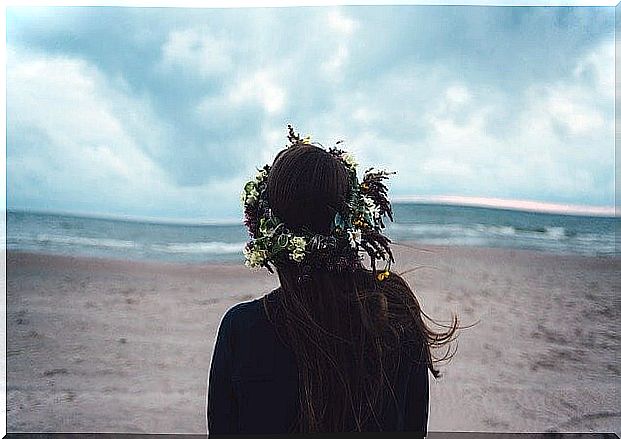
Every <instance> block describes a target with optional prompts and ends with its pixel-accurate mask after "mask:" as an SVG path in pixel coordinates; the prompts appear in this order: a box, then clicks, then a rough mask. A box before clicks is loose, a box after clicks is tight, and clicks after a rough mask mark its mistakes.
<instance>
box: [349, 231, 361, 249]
mask: <svg viewBox="0 0 621 439" xmlns="http://www.w3.org/2000/svg"><path fill="white" fill-rule="evenodd" d="M347 235H348V236H349V244H350V245H351V246H352V247H353V248H356V247H357V246H358V244H360V242H361V241H362V231H361V230H358V229H353V230H352V229H349V230H348V231H347Z"/></svg>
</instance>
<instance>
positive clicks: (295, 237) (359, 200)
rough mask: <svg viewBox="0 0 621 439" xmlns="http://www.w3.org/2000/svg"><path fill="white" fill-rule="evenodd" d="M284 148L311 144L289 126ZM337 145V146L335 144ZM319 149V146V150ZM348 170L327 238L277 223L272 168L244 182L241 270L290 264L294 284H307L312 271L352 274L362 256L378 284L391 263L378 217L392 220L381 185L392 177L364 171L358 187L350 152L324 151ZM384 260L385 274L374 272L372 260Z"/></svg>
mask: <svg viewBox="0 0 621 439" xmlns="http://www.w3.org/2000/svg"><path fill="white" fill-rule="evenodd" d="M287 127H288V130H289V134H288V136H287V138H288V140H289V144H288V145H287V147H288V148H293V147H299V146H304V145H314V146H318V145H317V144H313V143H311V142H310V136H308V137H305V138H303V139H302V138H300V136H299V135H297V134H295V132H294V131H293V127H292V126H291V125H288V126H287ZM340 143H342V141H338V142H337V143H336V144H337V145H339V144H340ZM319 146H320V145H319ZM327 152H328V153H330V154H331V155H332V156H333V157H335V158H336V159H338V160H339V161H340V162H341V163H342V164H343V165H344V166H345V168H346V169H347V171H348V174H349V180H350V192H349V194H348V197H347V200H346V202H345V206H344V208H343V209H342V211H338V212H337V213H336V214H335V216H334V220H333V222H332V226H331V230H330V233H329V234H327V235H323V234H318V233H314V232H312V231H310V230H307V229H304V228H302V230H301V231H299V232H296V233H295V234H294V233H293V232H292V231H291V230H290V229H288V228H287V227H286V225H285V223H283V222H282V221H281V220H280V219H278V218H277V217H276V216H275V215H274V213H273V212H272V210H271V209H270V207H269V203H268V199H267V178H268V175H269V172H270V169H271V167H270V166H269V165H265V166H264V167H263V168H261V169H258V172H257V174H256V176H255V178H254V179H252V180H250V181H248V182H247V183H246V184H245V186H244V190H243V192H242V194H241V202H242V204H243V207H244V217H245V218H244V223H245V224H246V226H247V227H248V231H249V234H250V238H251V239H250V241H249V242H248V243H247V244H246V246H245V248H244V256H245V259H246V262H245V263H246V266H248V267H250V268H261V267H265V268H267V269H268V270H269V271H270V272H273V270H272V268H271V266H272V265H278V264H279V263H281V264H282V263H294V264H298V265H299V266H300V268H301V273H302V274H301V275H300V278H299V279H298V281H299V282H303V281H305V280H308V279H309V278H310V276H311V274H310V273H311V272H312V269H313V268H324V269H327V270H330V271H336V272H343V271H353V270H354V269H355V268H356V267H358V266H360V263H361V256H360V253H361V252H365V253H367V254H368V255H369V257H370V259H371V266H372V269H373V272H374V274H376V276H377V279H378V280H384V279H385V278H386V277H387V276H388V275H389V274H390V271H389V270H390V264H391V263H392V262H394V258H393V255H392V251H391V249H390V246H389V244H390V242H391V241H390V239H389V238H388V237H387V236H385V235H383V234H382V229H384V228H385V225H384V222H383V219H382V217H384V216H387V217H388V218H390V220H391V221H392V220H393V217H392V208H391V205H390V202H389V201H388V199H387V196H386V193H387V188H386V186H385V184H384V183H383V181H384V180H385V179H387V178H388V176H389V175H390V174H394V172H386V171H378V170H374V169H373V168H369V169H367V170H366V171H365V172H364V176H363V178H362V181H361V182H359V180H358V177H357V174H356V167H357V166H358V163H357V162H356V160H355V159H354V156H353V155H352V154H351V153H348V152H345V151H343V150H341V149H339V148H337V147H332V148H329V149H328V150H327ZM378 259H379V260H384V261H385V262H386V266H385V268H384V270H383V271H382V272H381V273H379V274H377V273H376V260H378Z"/></svg>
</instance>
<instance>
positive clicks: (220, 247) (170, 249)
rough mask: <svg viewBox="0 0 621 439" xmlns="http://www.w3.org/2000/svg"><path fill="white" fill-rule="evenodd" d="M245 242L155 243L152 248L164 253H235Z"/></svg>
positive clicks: (238, 251)
mask: <svg viewBox="0 0 621 439" xmlns="http://www.w3.org/2000/svg"><path fill="white" fill-rule="evenodd" d="M244 245H246V243H245V242H233V243H230V242H172V243H169V244H154V245H153V246H152V247H151V248H152V249H153V250H155V251H159V252H164V253H186V254H187V253H189V254H233V253H241V252H242V249H243V248H244Z"/></svg>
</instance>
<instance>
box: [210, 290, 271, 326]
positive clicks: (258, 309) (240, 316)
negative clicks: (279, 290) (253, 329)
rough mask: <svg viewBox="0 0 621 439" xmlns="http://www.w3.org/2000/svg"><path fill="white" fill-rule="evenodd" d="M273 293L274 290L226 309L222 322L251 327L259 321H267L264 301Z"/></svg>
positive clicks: (229, 324)
mask: <svg viewBox="0 0 621 439" xmlns="http://www.w3.org/2000/svg"><path fill="white" fill-rule="evenodd" d="M273 293H274V292H271V293H269V294H267V295H264V296H262V297H259V298H256V299H253V300H248V301H245V302H239V303H236V304H235V305H233V306H231V307H230V308H229V309H227V310H226V312H225V313H224V316H223V317H222V323H221V324H222V325H227V326H229V327H234V328H238V329H239V328H243V327H246V328H247V327H250V326H252V325H253V324H255V323H257V322H259V321H261V322H262V321H265V320H266V314H265V310H264V307H263V301H264V300H265V298H266V297H268V296H271V295H272V294H273Z"/></svg>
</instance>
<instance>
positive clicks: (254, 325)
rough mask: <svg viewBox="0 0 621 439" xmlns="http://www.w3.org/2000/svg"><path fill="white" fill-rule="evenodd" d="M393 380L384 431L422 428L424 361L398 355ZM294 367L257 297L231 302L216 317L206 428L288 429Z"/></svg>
mask: <svg viewBox="0 0 621 439" xmlns="http://www.w3.org/2000/svg"><path fill="white" fill-rule="evenodd" d="M401 364H403V367H400V369H399V373H398V382H397V383H396V385H394V386H393V387H394V389H395V392H396V394H397V400H398V408H395V407H394V404H392V405H391V406H390V407H391V409H388V410H387V411H385V412H384V413H383V415H382V418H383V419H382V423H383V430H384V431H412V432H423V433H425V434H426V432H427V416H428V401H429V380H428V373H427V368H426V366H425V365H424V364H421V363H413V362H411V361H410V362H407V361H402V363H401ZM297 391H298V388H297V367H296V361H295V358H294V356H293V353H292V352H291V351H290V350H289V349H287V348H286V347H285V346H284V345H283V344H282V342H280V340H279V339H278V337H277V335H276V331H275V330H274V328H273V326H272V324H271V323H270V322H269V320H268V319H267V316H266V314H265V311H264V309H263V303H262V298H261V299H256V300H252V301H250V302H242V303H239V304H237V305H235V306H233V307H232V308H230V309H229V310H228V311H227V312H226V314H225V315H224V317H223V318H222V322H221V323H220V328H219V330H218V336H217V339H216V343H215V347H214V352H213V358H212V361H211V368H210V372H209V387H208V392H207V428H208V430H209V433H210V434H221V433H227V434H249V433H287V431H288V429H289V426H290V425H291V423H292V422H293V420H294V419H295V418H296V415H297V411H296V410H297V401H298V394H297Z"/></svg>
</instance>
